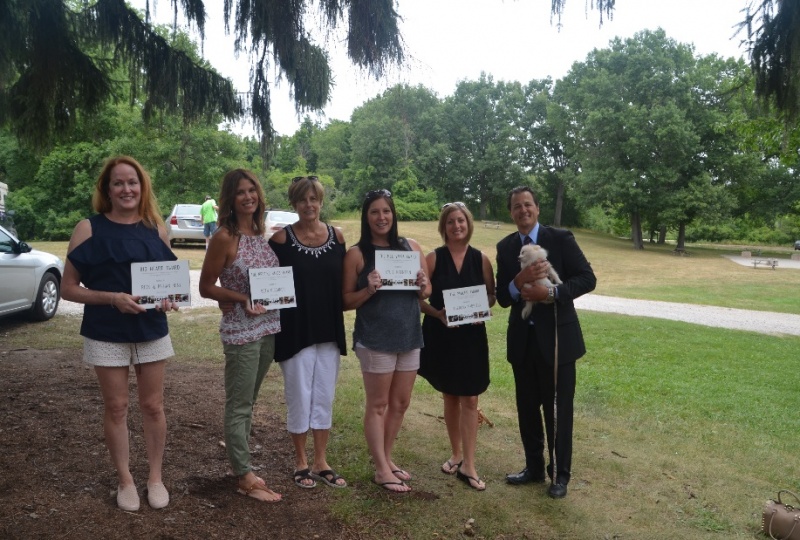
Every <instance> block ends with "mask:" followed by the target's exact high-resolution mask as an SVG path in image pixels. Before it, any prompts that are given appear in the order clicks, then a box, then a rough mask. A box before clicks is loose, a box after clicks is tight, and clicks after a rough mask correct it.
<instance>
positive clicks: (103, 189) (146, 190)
mask: <svg viewBox="0 0 800 540" xmlns="http://www.w3.org/2000/svg"><path fill="white" fill-rule="evenodd" d="M117 165H130V166H131V167H133V168H134V169H135V170H136V176H138V177H139V185H140V186H141V187H140V197H139V208H138V210H139V216H140V217H141V218H142V223H144V224H145V225H146V226H148V227H150V228H153V229H157V228H158V226H159V225H164V218H162V217H161V212H160V211H159V210H158V200H157V199H156V195H155V193H153V181H152V180H151V179H150V175H149V174H147V171H146V170H144V167H142V165H141V164H140V163H139V162H138V161H136V160H135V159H133V158H132V157H130V156H116V157H112V158H108V159H107V160H106V161H105V163H104V164H103V169H102V170H101V171H100V176H98V177H97V183H96V184H95V186H94V194H93V195H92V207H93V208H94V211H95V212H97V213H98V214H107V213H108V212H111V208H112V207H111V199H110V198H109V197H108V189H109V186H110V184H111V171H113V170H114V167H116V166H117Z"/></svg>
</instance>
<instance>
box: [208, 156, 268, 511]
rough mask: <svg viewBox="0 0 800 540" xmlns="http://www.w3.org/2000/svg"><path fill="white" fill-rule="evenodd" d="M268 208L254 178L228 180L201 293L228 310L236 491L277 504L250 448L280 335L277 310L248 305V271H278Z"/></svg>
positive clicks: (228, 433) (224, 326)
mask: <svg viewBox="0 0 800 540" xmlns="http://www.w3.org/2000/svg"><path fill="white" fill-rule="evenodd" d="M264 207H265V204H264V192H263V190H262V189H261V184H260V183H259V181H258V180H257V179H256V177H255V175H254V174H253V173H251V172H250V171H246V170H244V169H235V170H232V171H230V172H228V173H227V174H226V175H225V177H224V178H223V179H222V188H221V190H220V196H219V229H218V230H217V232H216V233H215V234H214V236H212V237H211V242H210V243H209V246H208V252H207V253H206V258H205V260H204V261H203V270H202V272H201V274H200V294H201V295H202V296H203V297H204V298H212V299H214V300H217V301H218V302H220V303H221V304H222V305H223V306H225V309H224V310H223V315H222V320H221V321H220V325H219V334H220V338H221V340H222V349H223V352H224V353H225V448H226V450H227V452H228V459H229V460H230V462H231V467H232V468H233V473H234V474H235V475H236V476H237V477H238V479H239V485H238V488H239V489H238V491H239V493H241V494H242V495H248V496H250V497H253V498H254V499H258V500H260V501H264V502H278V501H280V500H281V495H280V494H278V493H275V492H274V491H272V490H271V489H269V488H268V487H267V486H266V484H265V482H264V480H263V479H261V478H259V477H258V476H256V475H255V474H254V473H253V470H252V467H251V466H250V449H249V446H248V439H249V437H250V426H251V423H252V419H253V405H254V404H255V401H256V397H257V396H258V390H259V388H260V387H261V382H262V381H263V380H264V376H265V375H266V374H267V370H268V369H269V366H270V365H271V364H272V359H273V357H274V353H275V334H276V333H278V332H280V330H281V325H280V318H279V316H278V312H277V311H276V310H267V309H266V308H265V307H264V306H262V305H260V304H254V305H253V304H251V303H250V280H249V273H248V269H250V268H267V267H271V266H278V258H277V257H276V256H275V253H274V252H273V251H272V249H271V248H270V247H269V244H268V243H267V240H266V239H265V238H264ZM218 279H219V282H220V286H218V285H216V282H217V280H218Z"/></svg>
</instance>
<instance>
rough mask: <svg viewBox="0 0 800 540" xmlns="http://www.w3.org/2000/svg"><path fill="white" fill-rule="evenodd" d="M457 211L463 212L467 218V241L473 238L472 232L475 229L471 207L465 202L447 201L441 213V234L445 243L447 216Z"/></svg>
mask: <svg viewBox="0 0 800 540" xmlns="http://www.w3.org/2000/svg"><path fill="white" fill-rule="evenodd" d="M456 211H459V212H461V213H463V214H464V217H465V218H466V220H467V242H469V241H470V240H471V239H472V232H473V231H474V230H475V223H474V221H473V218H472V212H470V211H469V208H467V205H466V204H464V203H461V202H458V203H447V204H446V205H444V206H442V212H441V214H439V236H441V237H442V241H443V242H445V243H447V218H449V217H450V214H452V213H453V212H456Z"/></svg>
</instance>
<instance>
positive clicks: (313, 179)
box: [292, 175, 319, 184]
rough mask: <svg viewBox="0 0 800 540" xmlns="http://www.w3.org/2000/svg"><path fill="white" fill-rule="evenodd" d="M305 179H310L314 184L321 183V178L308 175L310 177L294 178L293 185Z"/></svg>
mask: <svg viewBox="0 0 800 540" xmlns="http://www.w3.org/2000/svg"><path fill="white" fill-rule="evenodd" d="M304 178H308V179H309V180H311V181H312V182H319V177H317V176H314V175H308V176H295V177H294V178H292V184H294V183H295V182H299V181H300V180H302V179H304Z"/></svg>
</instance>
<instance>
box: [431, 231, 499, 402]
mask: <svg viewBox="0 0 800 540" xmlns="http://www.w3.org/2000/svg"><path fill="white" fill-rule="evenodd" d="M483 283H484V281H483V258H482V255H481V252H480V251H479V250H477V249H475V248H473V247H471V246H470V247H468V248H467V253H466V255H465V256H464V264H462V266H461V273H459V272H457V271H456V265H455V263H454V262H453V257H452V256H451V255H450V250H449V249H447V247H446V246H442V247H439V248H437V249H436V268H435V269H434V271H433V276H432V277H431V286H432V288H433V292H432V293H431V297H430V303H431V305H432V306H433V307H435V308H436V309H442V307H444V297H443V295H442V291H444V290H447V289H458V288H461V287H469V286H473V285H482V284H483ZM422 334H423V336H424V341H425V347H424V348H423V349H422V351H421V353H420V367H419V371H418V372H417V373H418V374H419V375H420V376H422V377H424V378H425V379H426V380H427V381H428V382H429V383H431V386H433V387H434V388H435V389H436V390H438V391H439V392H444V393H445V394H451V395H454V396H477V395H479V394H482V393H483V392H484V391H486V388H488V386H489V343H488V340H487V338H486V325H485V324H464V325H461V326H456V327H452V328H449V327H447V326H445V325H444V324H442V322H441V321H440V320H439V319H436V318H434V317H431V316H429V315H425V317H424V319H423V321H422Z"/></svg>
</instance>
